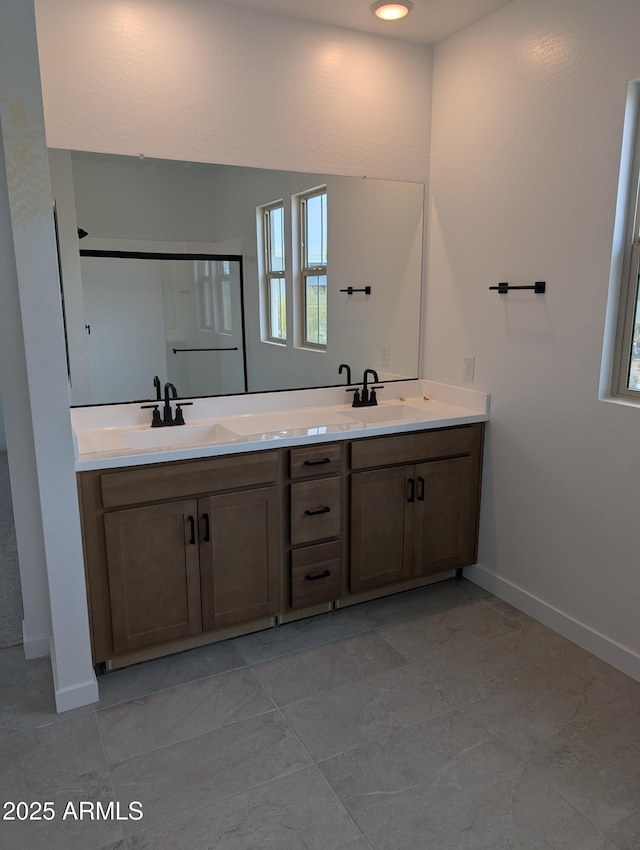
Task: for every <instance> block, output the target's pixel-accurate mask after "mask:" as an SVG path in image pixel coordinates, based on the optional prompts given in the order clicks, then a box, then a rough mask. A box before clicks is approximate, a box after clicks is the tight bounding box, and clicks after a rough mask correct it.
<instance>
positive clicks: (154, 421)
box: [142, 375, 193, 428]
mask: <svg viewBox="0 0 640 850" xmlns="http://www.w3.org/2000/svg"><path fill="white" fill-rule="evenodd" d="M153 385H154V387H155V388H156V394H157V396H158V398H157V401H158V402H161V401H162V396H161V394H160V378H158V376H157V375H156V376H155V377H154V379H153ZM172 398H174V399H177V398H178V392H177V390H176V388H175V387H174V385H173V384H171V383H169V382H167V383H166V384H165V385H164V407H163V410H162V416H160V411H159V410H158V407H159V406H160V405H159V404H143V405H142V409H143V410H147V409H150V408H153V414H152V416H151V427H152V428H163V427H164V426H165V425H184V424H185V423H184V415H183V413H182V408H183V407H185V406H186V405H190V404H193V402H192V401H179V402H178V403H177V404H176V412H175V415H174V413H173V410H172V409H171V399H172Z"/></svg>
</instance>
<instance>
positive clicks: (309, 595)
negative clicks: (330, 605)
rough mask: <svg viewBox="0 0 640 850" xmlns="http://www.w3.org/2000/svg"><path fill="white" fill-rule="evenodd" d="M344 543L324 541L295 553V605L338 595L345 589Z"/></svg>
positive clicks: (315, 601)
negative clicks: (343, 580)
mask: <svg viewBox="0 0 640 850" xmlns="http://www.w3.org/2000/svg"><path fill="white" fill-rule="evenodd" d="M341 549H342V544H341V543H321V544H320V545H319V546H308V547H307V548H306V549H298V550H297V551H295V552H292V553H291V607H292V608H307V607H309V606H311V605H317V604H319V603H321V602H330V601H331V600H332V599H338V598H339V596H340V594H341V592H342V557H341Z"/></svg>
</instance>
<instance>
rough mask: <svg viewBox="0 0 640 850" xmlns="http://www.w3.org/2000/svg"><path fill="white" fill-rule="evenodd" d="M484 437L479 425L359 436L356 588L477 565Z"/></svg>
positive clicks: (354, 494)
mask: <svg viewBox="0 0 640 850" xmlns="http://www.w3.org/2000/svg"><path fill="white" fill-rule="evenodd" d="M482 436H483V428H482V425H481V424H479V425H468V426H460V427H457V428H448V429H442V430H433V431H423V432H417V433H412V434H402V435H393V436H389V437H379V438H373V439H370V440H362V441H358V442H355V441H354V443H353V444H352V448H351V469H352V475H351V564H350V590H351V592H352V593H359V592H362V591H365V590H369V589H372V588H376V587H380V586H384V585H386V584H392V583H397V582H402V581H408V580H410V579H416V578H420V577H429V576H432V575H437V574H438V573H442V572H444V571H446V570H455V569H458V568H460V567H463V566H466V565H468V564H472V563H474V561H475V559H476V541H477V529H478V510H479V498H480V496H479V493H480V466H481V451H482ZM371 467H377V468H373V469H372V468H371Z"/></svg>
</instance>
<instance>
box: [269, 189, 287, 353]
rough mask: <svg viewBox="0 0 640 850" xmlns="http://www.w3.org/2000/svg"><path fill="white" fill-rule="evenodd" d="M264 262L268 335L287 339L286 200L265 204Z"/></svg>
mask: <svg viewBox="0 0 640 850" xmlns="http://www.w3.org/2000/svg"><path fill="white" fill-rule="evenodd" d="M263 221H264V264H265V279H266V299H265V300H266V313H267V334H266V336H267V339H268V340H270V341H272V342H286V339H287V290H286V284H285V266H286V263H285V248H284V204H283V203H282V201H279V202H278V203H277V204H272V205H271V206H268V207H265V208H264V219H263Z"/></svg>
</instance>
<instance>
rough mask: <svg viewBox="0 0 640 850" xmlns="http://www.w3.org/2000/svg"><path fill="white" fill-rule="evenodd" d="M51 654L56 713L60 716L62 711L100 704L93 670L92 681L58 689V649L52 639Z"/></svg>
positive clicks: (87, 680) (88, 680)
mask: <svg viewBox="0 0 640 850" xmlns="http://www.w3.org/2000/svg"><path fill="white" fill-rule="evenodd" d="M49 654H50V655H51V667H52V669H53V692H54V694H55V698H56V711H57V712H58V714H60V712H62V711H71V710H72V709H74V708H82V706H84V705H91V703H92V702H98V700H99V699H100V693H99V691H98V680H97V679H96V675H95V673H94V672H93V670H91V678H90V679H86V680H85V681H84V682H77V683H76V684H74V685H68V686H67V687H66V688H60V687H58V679H57V675H56V648H55V644H54V642H53V638H51V640H50V643H49Z"/></svg>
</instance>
